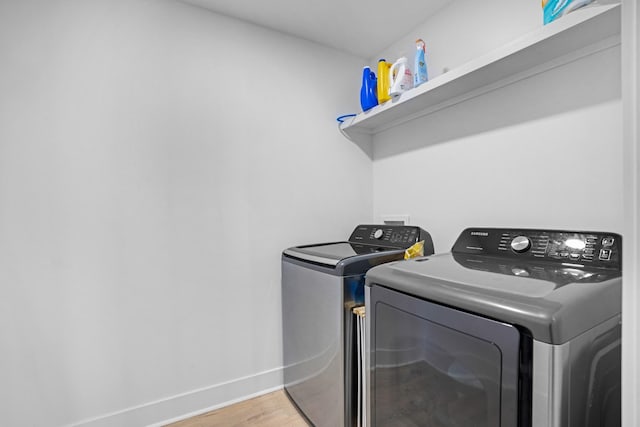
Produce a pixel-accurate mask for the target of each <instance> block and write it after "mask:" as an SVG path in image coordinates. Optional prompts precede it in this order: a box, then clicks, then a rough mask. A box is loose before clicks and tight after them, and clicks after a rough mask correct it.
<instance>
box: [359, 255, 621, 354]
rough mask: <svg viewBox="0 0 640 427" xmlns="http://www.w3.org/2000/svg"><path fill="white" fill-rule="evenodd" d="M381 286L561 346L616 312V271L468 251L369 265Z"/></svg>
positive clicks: (370, 282)
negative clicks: (510, 326) (521, 329)
mask: <svg viewBox="0 0 640 427" xmlns="http://www.w3.org/2000/svg"><path fill="white" fill-rule="evenodd" d="M367 285H368V286H375V285H379V286H384V287H386V288H390V289H395V290H398V291H401V292H404V293H407V294H410V295H414V296H417V297H420V298H424V299H426V300H429V301H433V302H437V303H441V304H445V305H448V306H451V307H455V308H460V309H462V310H464V311H468V312H472V313H476V314H480V315H484V316H487V317H490V318H493V319H496V320H499V321H503V322H508V323H511V324H513V325H520V326H523V327H525V328H527V329H528V330H529V331H530V332H531V334H532V335H533V337H534V339H537V340H539V341H543V342H548V343H552V344H561V343H564V342H567V341H568V340H570V339H572V338H574V337H575V336H577V335H579V334H581V333H583V332H585V331H587V330H589V329H591V328H593V327H594V326H596V325H598V324H599V323H601V322H603V321H605V320H607V319H610V318H612V317H615V316H616V315H619V314H620V311H621V279H620V272H619V271H612V270H609V271H607V270H589V269H577V268H573V267H566V266H562V265H550V264H544V263H540V264H536V263H533V262H521V261H518V260H514V259H501V258H495V257H486V256H478V255H472V254H455V255H453V254H441V255H434V256H429V257H423V258H417V259H415V260H409V261H400V262H394V263H391V264H385V265H381V266H378V267H375V268H372V269H371V270H369V272H368V273H367Z"/></svg>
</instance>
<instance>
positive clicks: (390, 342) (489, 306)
mask: <svg viewBox="0 0 640 427" xmlns="http://www.w3.org/2000/svg"><path fill="white" fill-rule="evenodd" d="M621 250H622V242H621V238H620V236H618V235H617V234H613V233H598V232H572V231H556V230H530V229H489V228H472V229H467V230H465V231H464V232H463V233H462V234H461V235H460V237H459V238H458V240H457V241H456V243H455V245H454V246H453V248H452V250H451V252H450V253H445V254H439V255H434V256H428V257H422V258H416V259H414V260H410V261H403V262H397V263H390V264H385V265H382V266H378V267H374V268H372V269H371V270H369V272H368V273H367V280H366V286H365V299H366V306H365V307H366V322H367V334H368V335H367V348H368V357H367V361H368V362H367V363H368V367H367V372H368V377H369V378H368V384H369V385H370V389H369V396H368V404H367V405H368V414H369V417H368V419H369V424H368V425H370V426H376V427H382V426H394V427H395V426H430V427H431V426H465V427H469V426H473V427H516V426H517V427H529V426H533V427H596V426H599V427H614V426H619V425H620V418H621V417H620V371H621V369H620V365H621V362H620V330H621V328H620V319H621V316H620V313H621V259H622V253H621Z"/></svg>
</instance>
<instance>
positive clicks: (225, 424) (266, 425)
mask: <svg viewBox="0 0 640 427" xmlns="http://www.w3.org/2000/svg"><path fill="white" fill-rule="evenodd" d="M241 426H260V427H308V426H309V424H307V422H306V421H305V419H304V418H303V417H302V416H301V415H300V414H299V413H298V411H297V410H296V408H295V407H294V406H293V404H292V403H291V401H290V400H289V398H288V397H287V396H286V395H285V394H284V391H283V390H278V391H275V392H273V393H269V394H265V395H263V396H259V397H255V398H253V399H249V400H245V401H244V402H239V403H236V404H234V405H231V406H227V407H225V408H220V409H217V410H215V411H212V412H208V413H206V414H202V415H198V416H197V417H193V418H189V419H186V420H183V421H179V422H177V423H173V424H170V425H169V426H167V427H241Z"/></svg>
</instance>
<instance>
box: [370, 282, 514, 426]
mask: <svg viewBox="0 0 640 427" xmlns="http://www.w3.org/2000/svg"><path fill="white" fill-rule="evenodd" d="M371 299H372V307H374V308H373V310H372V311H369V310H367V313H372V319H371V345H372V348H371V350H372V353H371V363H372V364H371V367H372V368H373V369H372V370H371V377H372V378H371V379H372V380H373V381H371V382H370V384H371V387H372V389H371V391H370V392H371V401H370V405H371V406H370V407H371V416H372V420H373V421H374V423H373V425H375V426H377V427H382V426H399V425H412V426H434V427H457V426H474V427H500V426H514V425H516V424H517V392H518V389H517V386H518V378H517V368H518V346H519V332H518V331H517V329H516V328H514V327H512V326H510V325H506V324H503V323H499V322H495V321H493V320H488V319H484V318H481V317H478V316H474V315H470V314H468V313H464V312H460V311H457V310H453V309H450V308H446V307H443V306H439V305H435V304H432V303H430V302H427V301H423V300H420V299H417V298H413V297H410V296H407V295H404V294H401V293H398V292H394V291H390V290H388V289H385V288H381V287H378V286H374V287H373V290H372V292H371ZM501 420H502V423H501Z"/></svg>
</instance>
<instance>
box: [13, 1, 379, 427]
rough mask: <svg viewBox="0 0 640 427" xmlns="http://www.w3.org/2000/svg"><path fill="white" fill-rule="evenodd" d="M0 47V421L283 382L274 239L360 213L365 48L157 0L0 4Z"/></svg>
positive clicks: (101, 412)
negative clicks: (358, 113)
mask: <svg viewBox="0 0 640 427" xmlns="http://www.w3.org/2000/svg"><path fill="white" fill-rule="evenodd" d="M0 58H2V66H1V67H0V93H2V96H1V97H0V282H1V283H2V287H1V290H0V293H1V295H0V337H2V340H0V383H1V384H2V387H0V425H3V426H27V425H28V426H61V425H74V426H75V425H82V426H102V425H104V426H107V425H108V426H113V425H121V426H125V425H127V426H133V425H148V424H150V423H154V422H160V421H163V420H168V419H171V418H173V417H176V416H179V415H184V414H187V413H190V412H191V411H196V410H202V409H205V408H208V407H214V406H216V405H220V404H222V403H227V402H230V401H233V400H234V399H241V398H246V397H248V396H250V395H252V394H254V393H260V392H264V391H266V390H269V389H272V388H274V387H280V386H281V384H282V382H281V381H282V379H281V365H282V361H281V331H280V328H281V325H280V253H281V250H282V249H284V248H285V247H287V246H292V245H295V244H302V243H311V242H318V241H323V240H339V239H343V238H345V236H348V234H349V233H350V231H351V229H352V228H353V226H354V225H355V224H357V223H359V222H369V221H371V215H372V211H373V207H372V187H371V185H372V184H371V174H372V165H371V160H370V158H369V157H368V155H367V154H366V153H364V152H363V151H362V150H361V149H360V148H359V147H358V146H356V145H354V144H352V143H350V142H347V141H345V140H344V138H343V137H342V136H341V135H340V134H339V133H338V131H337V128H336V122H335V117H336V116H337V115H339V114H343V113H346V112H350V111H354V110H355V109H356V108H357V105H358V99H357V92H356V91H355V90H354V88H358V87H359V78H360V73H361V67H362V63H363V60H362V59H360V58H355V57H352V56H348V55H345V54H342V53H339V52H337V51H334V50H331V49H327V48H324V47H321V46H319V45H315V44H313V43H309V42H306V41H302V40H300V39H295V38H292V37H289V36H286V35H284V34H280V33H277V32H273V31H268V30H266V29H262V28H259V27H256V26H251V25H248V24H244V23H241V22H239V21H235V20H232V19H229V18H226V17H222V16H219V15H216V14H213V13H210V12H207V11H204V10H202V9H198V8H195V7H193V6H189V5H185V4H182V3H179V2H174V1H170V0H166V1H165V0H155V1H146V0H115V1H114V0H92V1H84V0H54V1H52V0H26V1H13V2H1V3H0ZM346 76H353V81H351V80H349V79H348V78H345V77H346Z"/></svg>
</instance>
